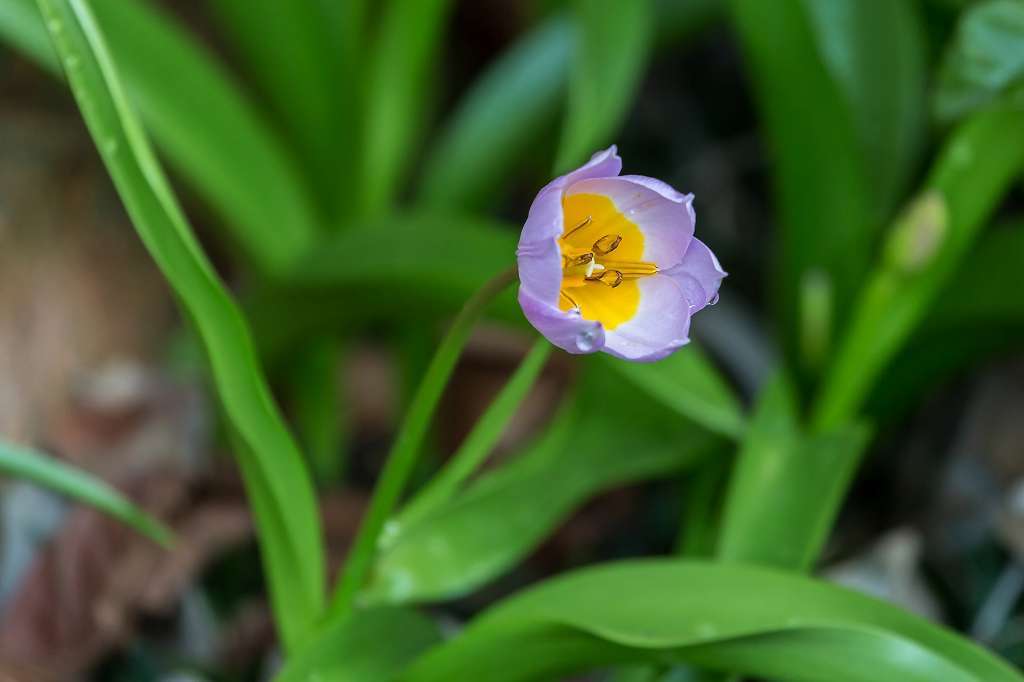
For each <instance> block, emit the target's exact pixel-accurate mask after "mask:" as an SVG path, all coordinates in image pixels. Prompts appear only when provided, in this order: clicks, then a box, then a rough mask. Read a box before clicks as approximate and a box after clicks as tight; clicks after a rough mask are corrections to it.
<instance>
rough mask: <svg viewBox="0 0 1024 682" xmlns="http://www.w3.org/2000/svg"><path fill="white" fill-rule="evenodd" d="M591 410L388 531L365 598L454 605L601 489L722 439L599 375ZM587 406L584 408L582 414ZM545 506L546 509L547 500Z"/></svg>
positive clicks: (646, 474)
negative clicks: (431, 508)
mask: <svg viewBox="0 0 1024 682" xmlns="http://www.w3.org/2000/svg"><path fill="white" fill-rule="evenodd" d="M584 382H585V383H584V386H582V387H581V388H582V390H581V391H580V396H581V403H582V404H581V405H579V406H570V407H567V408H565V409H563V411H562V412H560V413H559V415H558V416H557V417H556V418H555V420H554V421H553V423H552V424H551V426H550V428H549V430H548V432H547V433H546V434H545V435H544V437H543V438H541V439H540V440H539V441H538V442H537V443H536V444H535V445H533V446H531V447H530V448H528V449H527V450H526V451H525V452H524V453H522V454H521V455H520V456H519V457H517V458H516V459H515V460H513V461H512V462H510V463H509V464H507V465H505V466H504V467H502V468H501V469H498V470H497V471H494V472H493V473H489V474H487V475H484V476H483V477H481V478H480V479H479V480H478V481H477V482H476V483H474V484H473V485H471V486H470V487H469V488H468V489H467V490H466V491H465V492H464V493H462V494H460V495H459V496H457V497H456V498H454V499H453V500H452V501H451V502H450V503H449V504H447V505H445V506H443V507H441V508H439V509H437V510H436V511H434V512H433V513H431V514H429V515H427V516H426V517H424V518H422V519H421V520H418V521H416V520H414V521H413V522H412V523H411V524H410V525H409V526H408V527H402V526H401V525H400V522H399V523H398V524H394V525H393V526H392V527H391V528H390V530H389V532H388V535H387V538H386V541H385V542H384V546H383V548H382V552H381V555H380V557H379V559H378V563H377V566H376V568H375V571H374V576H373V579H372V580H371V583H370V585H369V586H368V588H367V591H366V594H365V598H366V599H368V600H379V601H385V602H410V601H416V602H418V601H429V600H437V599H446V598H451V597H454V596H458V595H462V594H466V593H467V592H469V591H471V590H473V589H475V588H477V587H479V586H480V585H483V584H485V583H486V582H488V581H490V580H492V579H494V578H496V577H497V576H498V575H500V574H502V573H504V572H505V571H507V570H508V569H509V568H511V567H512V566H513V565H514V564H515V563H516V562H517V561H520V560H521V559H522V558H523V557H524V556H525V555H526V553H527V552H529V551H530V550H531V549H533V548H534V547H535V546H536V545H537V544H538V543H539V542H540V541H541V540H542V539H543V538H544V537H545V536H546V535H547V534H548V533H550V532H551V531H552V530H553V529H554V528H555V526H556V525H557V524H559V523H561V522H562V521H563V520H564V519H565V517H566V516H567V515H568V514H569V513H570V512H571V511H572V510H573V509H575V508H576V507H577V506H579V505H580V504H581V503H582V502H584V501H585V500H587V499H588V498H590V497H591V496H593V495H595V494H596V493H598V492H600V491H602V490H607V489H609V488H611V487H614V486H617V485H622V484H625V483H628V482H631V481H637V480H643V479H648V478H654V477H658V476H661V475H665V474H668V473H671V472H676V471H679V470H681V469H682V468H684V467H686V466H688V465H690V464H692V463H694V462H696V461H698V459H699V458H700V457H701V456H702V455H705V454H707V452H708V451H709V450H710V449H711V448H712V446H713V445H714V443H715V439H713V438H712V437H710V436H709V435H708V434H707V433H704V432H702V431H700V430H698V429H696V428H694V427H693V425H692V424H687V423H685V422H682V421H681V420H679V419H678V418H673V417H672V416H671V415H670V413H668V412H667V410H664V409H656V408H654V406H653V405H650V404H645V403H643V402H642V401H638V400H637V396H638V393H637V391H636V389H630V388H628V387H626V386H623V385H622V383H621V382H620V381H617V380H616V378H615V377H609V376H608V375H607V374H606V373H602V372H600V371H597V372H589V373H588V374H587V376H586V377H585V379H584ZM577 410H578V412H577ZM538 500H543V504H538Z"/></svg>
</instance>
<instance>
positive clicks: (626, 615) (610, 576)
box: [399, 559, 1024, 682]
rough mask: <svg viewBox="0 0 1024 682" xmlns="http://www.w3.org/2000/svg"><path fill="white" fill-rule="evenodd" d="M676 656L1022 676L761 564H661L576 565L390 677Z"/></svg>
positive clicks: (984, 655) (722, 664)
mask: <svg viewBox="0 0 1024 682" xmlns="http://www.w3.org/2000/svg"><path fill="white" fill-rule="evenodd" d="M675 661H681V662H690V663H696V664H699V665H701V666H705V667H707V668H710V669H714V670H720V671H724V672H731V673H741V674H746V675H753V676H757V677H762V678H764V677H766V678H779V679H785V680H793V681H794V682H820V680H829V682H935V681H936V680H942V681H943V682H1019V681H1020V680H1021V679H1024V677H1022V676H1021V675H1020V673H1018V672H1017V671H1015V670H1014V669H1013V668H1012V667H1011V666H1010V665H1008V664H1007V663H1005V662H1003V661H1001V660H1000V659H999V658H997V657H996V656H994V655H992V654H990V653H988V652H986V651H985V650H983V649H981V648H980V647H978V646H976V645H974V644H972V643H970V642H969V641H967V640H965V639H963V638H960V637H957V636H956V635H954V634H953V633H951V632H949V631H946V630H944V629H942V628H940V627H938V626H936V625H933V624H931V623H928V622H926V621H924V620H922V619H920V618H918V617H916V616H913V615H910V614H908V613H906V612H904V611H901V610H899V609H897V608H895V607H893V606H890V605H887V604H885V603H882V602H880V601H877V600H875V599H871V598H869V597H865V596H863V595H860V594H857V593H854V592H851V591H849V590H846V589H843V588H839V587H835V586H833V585H829V584H827V583H823V582H819V581H815V580H811V579H808V578H802V577H797V576H794V575H791V574H787V573H781V572H777V571H773V570H766V569H761V568H754V567H742V566H730V565H722V564H719V563H702V562H691V561H682V560H666V559H660V560H645V561H630V562H621V563H614V564H609V565H604V566H599V567H594V568H589V569H584V570H582V571H577V572H575V573H571V574H568V575H565V576H562V577H559V578H556V579H554V580H551V581H548V582H545V583H543V584H542V585H539V586H537V587H535V588H532V589H530V590H527V591H526V592H525V593H522V594H520V595H517V596H514V597H512V598H510V599H508V600H506V601H505V602H502V603H500V604H499V605H498V606H496V607H494V608H492V609H491V610H490V611H489V612H486V613H485V614H484V615H483V616H482V617H480V618H479V619H477V620H476V621H475V622H474V623H473V624H472V625H470V626H469V627H468V628H467V629H466V630H465V631H463V632H462V633H461V634H460V635H459V636H457V637H456V638H454V639H453V640H451V641H450V642H449V643H447V644H445V645H444V646H441V647H439V648H435V649H433V650H431V651H430V652H428V653H427V654H426V655H425V656H423V657H422V658H421V659H419V660H418V661H417V662H416V663H414V664H413V666H412V667H411V668H410V669H409V670H408V671H407V672H406V673H405V674H403V675H401V676H400V677H399V680H401V682H434V681H435V680H436V681H437V682H441V681H442V680H444V681H447V680H454V679H465V680H488V682H517V681H520V680H523V681H525V680H550V679H557V678H558V676H559V675H569V674H572V673H576V672H580V671H584V670H587V669H591V668H595V667H600V666H607V665H611V664H617V663H637V662H659V663H669V662H675Z"/></svg>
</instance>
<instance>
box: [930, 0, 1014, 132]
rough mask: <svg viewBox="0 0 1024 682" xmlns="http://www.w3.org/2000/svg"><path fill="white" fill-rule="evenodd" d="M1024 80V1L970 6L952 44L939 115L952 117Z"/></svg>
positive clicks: (990, 0) (993, 0)
mask: <svg viewBox="0 0 1024 682" xmlns="http://www.w3.org/2000/svg"><path fill="white" fill-rule="evenodd" d="M1021 82H1024V2H1022V1H1021V0H986V1H985V2H979V3H976V4H974V5H972V6H970V7H968V8H966V9H965V10H964V12H963V15H962V16H961V19H960V22H959V24H958V25H957V29H956V35H955V36H954V38H953V40H952V42H951V43H950V45H949V47H948V49H947V50H946V55H945V57H944V58H943V61H942V68H941V69H940V71H939V79H938V83H937V87H936V89H935V100H934V107H935V116H936V118H938V119H939V120H940V121H942V122H945V123H948V122H950V121H953V120H955V119H958V118H960V117H962V116H964V115H966V114H969V113H971V112H972V111H976V110H977V109H978V108H980V107H983V106H985V105H986V104H989V103H991V102H992V101H993V100H994V99H995V98H996V97H998V96H1000V95H1002V94H1003V93H1005V92H1006V91H1007V89H1009V88H1010V87H1011V86H1013V85H1014V84H1016V83H1021Z"/></svg>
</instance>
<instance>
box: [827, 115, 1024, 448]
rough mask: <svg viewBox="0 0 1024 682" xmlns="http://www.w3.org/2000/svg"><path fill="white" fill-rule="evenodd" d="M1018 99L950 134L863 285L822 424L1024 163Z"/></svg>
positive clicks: (884, 355)
mask: <svg viewBox="0 0 1024 682" xmlns="http://www.w3.org/2000/svg"><path fill="white" fill-rule="evenodd" d="M1022 115H1024V104H1021V103H1019V102H1014V101H1012V100H1010V101H1007V102H1006V103H1004V104H1000V105H998V106H994V107H992V108H990V109H987V110H984V111H980V112H978V113H976V114H974V115H973V116H971V117H970V118H968V119H967V120H966V121H964V123H963V124H961V125H960V126H959V127H958V129H957V130H956V131H954V133H953V134H952V135H951V137H950V139H949V140H948V141H947V143H946V145H945V146H944V148H943V150H942V153H941V154H940V156H939V158H938V159H937V161H936V163H935V165H934V167H933V169H932V172H931V174H930V176H929V178H928V181H927V183H926V189H925V191H924V192H923V193H922V194H921V195H920V197H919V198H918V200H917V201H916V202H915V203H914V204H913V205H912V206H911V207H910V208H909V209H908V210H907V211H906V213H905V215H904V216H903V217H902V218H901V219H900V220H898V221H897V223H896V224H895V226H894V227H893V229H892V232H891V234H890V236H889V241H888V244H887V248H886V251H885V257H884V259H883V261H882V262H881V263H880V264H879V266H878V267H877V269H876V270H875V272H874V273H873V274H872V276H871V278H870V280H869V281H868V282H867V284H866V285H865V287H864V290H863V292H862V293H861V295H860V299H859V301H858V302H857V306H856V309H855V311H854V314H853V318H852V320H851V324H850V328H849V329H848V330H847V333H846V335H845V337H844V338H843V342H842V344H841V346H840V348H839V351H838V353H837V356H836V358H835V360H834V361H833V365H832V367H831V368H830V371H829V374H828V376H827V378H826V383H825V385H824V388H823V393H822V395H821V397H820V399H819V401H818V405H817V408H816V412H817V413H816V415H815V422H816V425H817V426H818V427H819V428H821V429H829V428H831V427H834V426H838V425H842V424H844V423H846V421H848V420H849V419H850V418H851V417H852V416H853V415H855V414H856V413H857V411H858V409H859V407H860V405H861V404H862V402H863V401H864V399H865V397H866V396H867V394H868V392H869V391H870V390H871V387H872V386H873V384H874V382H875V380H876V379H877V377H878V376H879V374H880V372H882V371H883V370H884V369H885V367H886V365H888V363H889V362H890V361H891V360H892V358H893V356H894V355H895V354H896V353H897V352H898V351H899V350H900V348H901V347H902V346H903V345H904V343H905V342H906V341H907V339H908V337H909V336H910V335H911V333H912V332H913V331H914V330H915V328H916V327H917V326H918V324H919V323H920V322H921V320H922V319H923V318H924V317H925V315H926V314H927V312H928V310H929V308H930V307H931V306H932V305H933V303H934V302H935V298H936V296H937V295H938V294H939V293H940V291H941V289H942V287H943V286H944V285H945V284H946V283H947V282H948V281H949V278H950V276H951V275H953V274H954V273H955V271H956V268H958V267H959V266H960V264H961V263H965V262H966V261H965V260H964V258H965V257H966V256H967V254H968V253H969V249H970V247H971V245H972V244H973V243H974V240H975V237H976V235H977V233H978V231H979V229H980V228H981V226H982V225H983V224H984V222H985V221H986V220H987V219H988V217H989V215H990V214H991V213H992V211H993V210H994V209H995V207H996V205H997V203H998V201H999V200H1000V199H1001V198H1002V196H1003V193H1004V192H1005V191H1006V189H1007V187H1008V186H1009V184H1010V183H1011V182H1012V181H1013V180H1014V179H1015V178H1016V177H1017V176H1018V175H1019V173H1020V171H1021V169H1022V168H1024V126H1021V125H1020V121H1021V117H1022Z"/></svg>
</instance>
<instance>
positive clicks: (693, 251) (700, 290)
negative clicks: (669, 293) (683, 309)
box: [665, 237, 727, 315]
mask: <svg viewBox="0 0 1024 682" xmlns="http://www.w3.org/2000/svg"><path fill="white" fill-rule="evenodd" d="M665 274H666V275H668V276H669V277H671V278H672V279H674V280H675V281H676V284H678V285H679V287H680V288H681V289H682V290H683V293H684V294H686V299H687V300H688V301H689V302H690V314H691V315H692V314H693V313H695V312H697V311H698V310H700V309H701V308H703V307H704V306H706V305H707V304H708V303H710V302H711V301H712V300H714V298H715V297H716V296H718V287H719V286H720V285H721V284H722V278H723V277H725V276H726V274H727V273H726V272H725V270H723V269H722V266H721V265H720V264H719V263H718V259H717V258H716V257H715V254H714V253H712V252H711V249H709V248H708V247H707V245H706V244H705V243H704V242H702V241H701V240H699V239H697V238H696V237H695V238H694V239H693V240H691V241H690V246H689V247H688V248H687V249H686V253H685V254H684V255H683V260H682V262H681V263H680V264H679V265H677V266H675V267H673V268H669V269H668V270H666V271H665Z"/></svg>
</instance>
